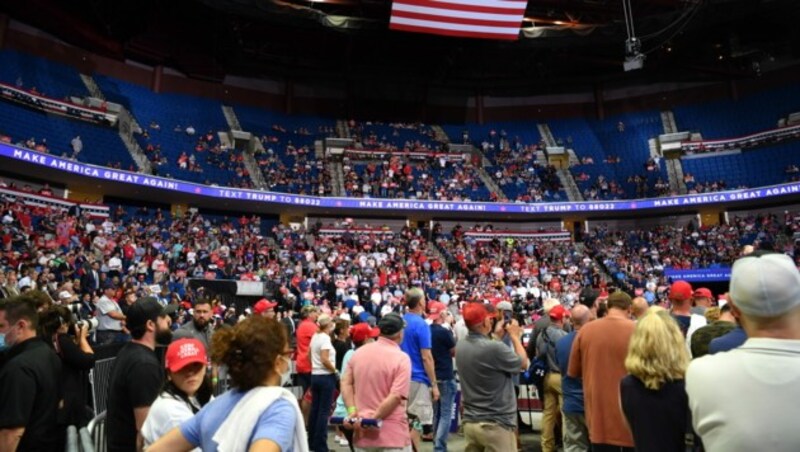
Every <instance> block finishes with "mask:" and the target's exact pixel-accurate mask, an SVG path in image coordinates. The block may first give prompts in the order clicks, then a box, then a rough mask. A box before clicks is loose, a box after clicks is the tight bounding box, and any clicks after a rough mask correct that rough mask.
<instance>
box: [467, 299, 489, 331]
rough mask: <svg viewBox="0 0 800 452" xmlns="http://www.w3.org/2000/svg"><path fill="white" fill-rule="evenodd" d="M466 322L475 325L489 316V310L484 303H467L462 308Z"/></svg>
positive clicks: (468, 324)
mask: <svg viewBox="0 0 800 452" xmlns="http://www.w3.org/2000/svg"><path fill="white" fill-rule="evenodd" d="M462 315H463V317H464V323H465V324H466V325H467V326H468V327H469V326H475V325H477V324H479V323H481V322H483V321H484V320H486V317H489V311H488V310H487V309H486V306H485V305H484V304H483V303H477V302H472V303H467V304H466V305H465V306H464V309H463V310H462Z"/></svg>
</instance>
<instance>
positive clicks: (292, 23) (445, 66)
mask: <svg viewBox="0 0 800 452" xmlns="http://www.w3.org/2000/svg"><path fill="white" fill-rule="evenodd" d="M632 3H633V14H634V18H635V26H636V35H637V36H639V37H640V38H641V39H642V41H643V51H644V52H645V53H646V54H647V60H646V63H645V67H644V69H643V70H639V71H632V72H623V70H622V62H623V59H624V56H625V51H624V48H625V46H624V43H625V39H626V30H625V26H624V21H623V8H622V0H538V1H530V2H529V3H528V8H527V11H526V20H525V22H524V23H523V29H524V30H525V31H524V32H523V33H522V35H521V38H520V40H519V41H516V42H495V41H487V40H472V39H458V38H447V37H436V36H430V35H415V34H409V33H403V32H393V31H390V30H388V21H389V14H390V8H391V2H390V1H388V0H385V1H381V0H172V1H159V0H116V1H107V0H75V1H72V2H63V1H58V0H27V1H25V2H22V1H10V2H2V5H0V10H3V11H4V12H5V13H6V14H8V15H9V16H10V17H12V18H14V19H17V20H19V21H21V22H24V23H28V24H30V25H32V26H34V27H37V28H40V29H43V30H45V31H47V32H49V33H51V34H53V35H55V36H57V37H58V38H59V39H61V40H63V41H66V42H68V43H70V44H73V45H76V46H80V47H83V48H85V49H87V50H91V51H93V52H96V53H99V54H102V55H105V56H109V57H112V58H117V59H126V58H127V59H131V60H134V61H139V62H143V63H146V64H151V65H158V64H161V65H164V66H167V67H172V68H175V69H177V70H179V71H181V72H183V73H185V74H187V75H189V76H191V77H195V78H199V79H206V80H222V79H223V78H224V76H225V75H238V76H248V77H269V78H279V79H290V80H293V81H299V82H303V83H317V84H322V85H325V84H330V85H331V86H334V85H335V86H342V85H343V84H344V85H357V84H359V83H361V81H369V80H371V81H374V80H376V79H377V80H386V81H387V83H403V84H410V85H415V86H430V87H447V88H453V89H459V90H467V91H472V92H480V93H484V94H508V93H520V94H523V93H537V92H543V91H547V92H553V91H559V90H563V91H570V90H571V89H574V87H575V86H576V85H580V86H583V87H586V86H592V85H593V84H595V83H597V82H601V83H610V84H616V83H622V84H624V83H642V82H645V83H653V82H677V81H709V80H728V79H737V78H749V77H756V76H758V74H759V73H761V72H766V71H769V70H772V69H778V68H781V67H785V66H787V65H793V64H795V63H796V62H797V61H798V60H800V31H798V30H800V29H799V28H798V27H797V20H798V18H800V2H797V1H795V0H635V1H633V2H632Z"/></svg>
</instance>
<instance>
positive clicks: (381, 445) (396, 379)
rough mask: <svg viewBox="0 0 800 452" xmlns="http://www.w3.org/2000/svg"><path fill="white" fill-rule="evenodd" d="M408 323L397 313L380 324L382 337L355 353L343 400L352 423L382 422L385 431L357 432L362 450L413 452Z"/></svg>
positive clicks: (347, 376)
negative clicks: (405, 342)
mask: <svg viewBox="0 0 800 452" xmlns="http://www.w3.org/2000/svg"><path fill="white" fill-rule="evenodd" d="M404 327H405V321H404V320H403V318H402V317H401V316H400V315H399V314H396V313H390V314H386V315H385V316H383V317H381V320H380V321H379V322H378V328H379V329H380V337H379V338H378V340H377V341H376V342H374V343H370V344H366V345H364V346H362V347H360V348H359V349H358V350H356V352H355V353H353V356H352V358H351V359H350V360H349V361H348V363H347V367H346V368H345V372H344V375H343V379H342V397H343V398H344V403H345V405H346V406H347V414H348V417H349V418H351V419H360V418H364V419H378V420H381V421H382V422H383V424H382V425H381V428H380V429H379V430H378V429H369V428H357V430H356V434H355V445H356V447H357V448H358V450H364V451H371V452H378V451H382V450H385V451H387V452H388V451H402V452H410V451H411V435H410V432H409V430H408V419H407V417H406V407H405V404H406V400H408V396H409V391H410V381H411V361H410V359H409V357H408V355H407V354H406V353H404V352H403V351H402V350H401V349H400V343H401V342H402V341H403V328H404Z"/></svg>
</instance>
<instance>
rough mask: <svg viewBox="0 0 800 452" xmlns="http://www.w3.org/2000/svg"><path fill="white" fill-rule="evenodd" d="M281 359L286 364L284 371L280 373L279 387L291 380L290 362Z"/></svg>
mask: <svg viewBox="0 0 800 452" xmlns="http://www.w3.org/2000/svg"><path fill="white" fill-rule="evenodd" d="M281 359H282V360H284V361H285V362H286V371H285V372H283V373H281V387H283V386H286V383H289V380H290V379H291V378H292V361H291V360H290V359H289V358H287V357H285V356H281Z"/></svg>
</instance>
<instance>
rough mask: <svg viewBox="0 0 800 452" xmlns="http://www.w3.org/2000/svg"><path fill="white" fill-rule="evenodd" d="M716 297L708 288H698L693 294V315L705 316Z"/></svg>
mask: <svg viewBox="0 0 800 452" xmlns="http://www.w3.org/2000/svg"><path fill="white" fill-rule="evenodd" d="M713 299H714V295H713V294H712V293H711V290H710V289H708V288H706V287H698V288H697V289H695V291H694V293H693V294H692V314H700V315H705V313H706V309H708V308H710V307H711V301H712V300H713Z"/></svg>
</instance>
